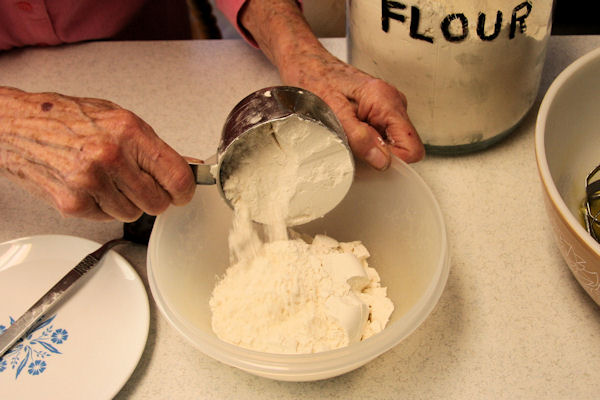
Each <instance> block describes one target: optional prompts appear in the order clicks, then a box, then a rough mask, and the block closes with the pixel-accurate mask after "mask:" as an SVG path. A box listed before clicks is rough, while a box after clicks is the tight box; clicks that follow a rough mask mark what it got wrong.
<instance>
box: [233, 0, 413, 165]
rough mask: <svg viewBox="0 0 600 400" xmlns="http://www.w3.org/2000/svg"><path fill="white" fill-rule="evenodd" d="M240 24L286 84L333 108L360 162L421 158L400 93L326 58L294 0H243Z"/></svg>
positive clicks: (358, 71) (351, 68)
mask: <svg viewBox="0 0 600 400" xmlns="http://www.w3.org/2000/svg"><path fill="white" fill-rule="evenodd" d="M239 20H240V21H241V23H242V26H243V27H244V28H245V29H246V31H247V33H248V34H249V35H250V37H251V38H252V39H254V40H255V41H256V43H257V44H258V46H259V47H260V49H261V50H262V51H263V53H264V54H265V56H267V58H268V59H269V60H271V62H272V63H273V64H274V65H275V66H276V67H277V69H278V70H279V74H280V75H281V79H282V80H283V82H284V83H286V84H288V85H292V86H298V87H302V88H305V89H307V90H310V91H311V92H313V93H314V94H316V95H318V96H319V97H321V98H322V99H323V100H324V101H325V102H326V103H327V104H328V105H329V106H330V107H331V109H332V110H333V111H334V112H335V114H336V115H337V117H338V119H339V120H340V122H341V124H342V126H343V128H344V130H345V131H346V135H347V136H348V142H349V143H350V147H351V148H352V151H353V152H354V154H355V155H356V156H357V157H358V158H361V159H363V160H365V161H367V162H368V163H369V164H371V165H372V166H373V167H375V168H377V169H380V170H383V169H386V168H387V167H388V166H389V165H390V162H391V156H390V154H395V155H396V156H398V157H400V158H401V159H403V160H404V161H406V162H415V161H419V160H421V159H422V158H423V156H424V155H425V150H424V147H423V144H422V143H421V139H420V138H419V136H418V135H417V132H416V130H415V128H414V126H413V125H412V123H411V122H410V120H409V118H408V114H407V112H406V98H405V97H404V95H403V94H402V93H400V92H399V91H398V90H396V89H395V88H394V87H392V86H391V85H389V84H388V83H386V82H384V81H382V80H379V79H375V78H373V77H371V76H370V75H368V74H366V73H364V72H362V71H360V70H358V69H357V68H355V67H353V66H351V65H349V64H346V63H344V62H342V61H341V60H339V59H337V58H335V57H334V56H333V55H332V54H330V53H329V52H328V51H327V50H326V49H325V48H324V47H323V46H322V45H321V43H320V42H319V41H318V40H317V38H316V37H315V35H314V34H313V32H312V31H311V29H310V26H309V25H308V23H307V22H306V20H305V19H304V16H303V15H302V11H301V10H300V8H299V7H298V4H297V2H296V0H250V1H247V2H246V3H245V5H244V8H243V9H242V11H241V16H240V17H239Z"/></svg>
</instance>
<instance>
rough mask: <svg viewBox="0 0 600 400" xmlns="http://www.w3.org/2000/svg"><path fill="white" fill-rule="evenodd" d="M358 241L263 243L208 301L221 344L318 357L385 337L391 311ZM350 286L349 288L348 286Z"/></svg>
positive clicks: (322, 238)
mask: <svg viewBox="0 0 600 400" xmlns="http://www.w3.org/2000/svg"><path fill="white" fill-rule="evenodd" d="M368 256H369V253H368V251H367V250H366V249H365V247H364V246H363V245H362V244H360V242H352V243H338V242H336V241H335V240H334V239H331V238H329V237H325V236H317V237H315V239H314V241H313V243H312V244H311V245H309V244H307V243H306V242H304V241H303V240H302V239H295V240H279V241H275V242H270V243H265V244H264V245H263V246H261V248H260V249H259V251H258V253H257V254H256V256H255V257H253V258H250V259H246V260H242V261H241V262H238V263H237V264H234V265H232V266H231V267H229V268H228V269H227V272H226V274H225V276H224V277H223V279H222V280H221V281H219V283H218V284H217V285H216V287H215V289H214V291H213V294H212V297H211V300H210V307H211V310H212V327H213V331H214V332H215V333H216V334H217V336H218V337H219V338H221V339H222V340H224V341H227V342H229V343H233V344H236V345H238V346H241V347H245V348H249V349H253V350H258V351H264V352H269V353H288V354H293V353H314V352H319V351H326V350H332V349H336V348H339V347H343V346H347V345H348V344H350V343H353V342H357V341H359V340H361V339H365V338H367V337H369V336H372V335H373V334H375V333H377V332H380V331H381V330H382V329H383V328H384V327H385V325H386V323H387V321H388V319H389V316H390V314H391V313H392V311H393V309H394V306H393V304H392V302H391V301H390V300H389V299H388V298H387V297H386V288H384V287H381V285H380V280H379V275H378V274H377V272H376V271H375V270H374V269H373V268H370V267H368V265H367V261H366V259H367V257H368ZM348 282H350V283H348Z"/></svg>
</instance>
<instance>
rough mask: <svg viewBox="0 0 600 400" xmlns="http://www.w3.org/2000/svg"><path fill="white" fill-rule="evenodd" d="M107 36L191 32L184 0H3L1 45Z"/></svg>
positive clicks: (0, 5) (183, 35)
mask: <svg viewBox="0 0 600 400" xmlns="http://www.w3.org/2000/svg"><path fill="white" fill-rule="evenodd" d="M107 38H118V39H121V40H135V39H162V40H166V39H187V38H190V35H189V15H188V10H187V5H186V3H185V0H177V1H175V0H102V1H99V0H0V51H1V50H7V49H11V48H14V47H22V46H31V45H57V44H62V43H73V42H80V41H85V40H95V39H107Z"/></svg>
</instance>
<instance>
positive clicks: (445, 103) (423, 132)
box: [347, 0, 553, 154]
mask: <svg viewBox="0 0 600 400" xmlns="http://www.w3.org/2000/svg"><path fill="white" fill-rule="evenodd" d="M552 3H553V2H552V0H529V1H523V0H400V1H386V0H382V1H374V0H348V20H347V21H348V56H349V61H350V63H351V64H353V65H355V66H356V67H358V68H360V69H362V70H364V71H366V72H368V73H370V74H372V75H374V76H377V77H379V78H382V79H384V80H386V81H388V82H389V83H391V84H393V85H394V86H396V87H397V88H398V89H399V90H400V91H401V92H403V93H404V94H405V95H406V96H407V98H408V114H409V116H410V118H411V120H412V122H413V124H414V125H415V127H416V128H417V131H418V132H419V134H420V136H421V138H422V140H423V142H424V143H425V147H426V148H427V151H428V152H430V153H437V154H461V153H467V152H471V151H476V150H481V149H483V148H486V147H488V146H489V145H491V144H493V143H495V142H497V141H498V140H500V139H502V138H503V137H505V136H506V135H508V134H509V133H510V132H511V131H512V130H514V128H515V127H516V126H517V125H518V123H519V122H520V121H521V119H523V117H524V116H525V114H527V112H528V111H529V109H530V108H531V106H532V105H533V103H534V101H535V99H536V96H537V92H538V89H539V83H540V78H541V74H542V67H543V64H544V59H545V54H546V44H547V41H548V37H549V35H550V29H551V21H552V5H553V4H552Z"/></svg>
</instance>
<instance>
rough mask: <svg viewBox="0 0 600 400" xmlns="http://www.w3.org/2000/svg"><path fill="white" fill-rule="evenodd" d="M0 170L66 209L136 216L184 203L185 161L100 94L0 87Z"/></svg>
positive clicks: (188, 189) (187, 186) (188, 178)
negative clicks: (82, 95)
mask: <svg viewBox="0 0 600 400" xmlns="http://www.w3.org/2000/svg"><path fill="white" fill-rule="evenodd" d="M0 173H1V174H3V175H7V176H9V177H10V178H12V179H13V180H15V181H17V182H19V183H20V184H22V185H23V186H25V187H26V188H28V189H29V190H30V191H32V192H36V193H38V194H41V195H42V196H43V197H44V198H46V199H47V200H48V201H50V202H51V203H52V204H53V205H54V206H55V207H56V208H57V209H58V210H59V211H60V212H61V213H62V214H63V215H65V216H74V217H84V218H89V219H97V220H108V219H112V218H115V219H118V220H121V221H133V220H135V219H137V218H138V217H139V216H140V215H141V214H142V211H144V212H146V213H148V214H152V215H155V214H158V213H160V212H162V211H164V210H165V209H166V208H167V207H168V206H169V204H184V203H186V202H188V201H189V200H190V199H191V198H192V196H193V193H194V188H195V182H194V179H193V176H192V173H191V170H190V168H189V166H188V164H187V162H186V161H185V160H184V159H183V158H182V157H181V156H180V155H179V154H177V153H176V152H175V151H174V150H173V149H172V148H170V147H169V146H168V145H167V144H166V143H165V142H163V141H162V140H161V139H160V138H159V137H158V136H157V135H156V133H155V132H154V131H153V130H152V128H151V127H150V126H149V125H148V124H146V123H145V122H144V121H142V120H141V119H140V118H139V117H137V116H136V115H135V114H133V113H132V112H130V111H127V110H124V109H122V108H121V107H119V106H117V105H116V104H114V103H111V102H109V101H105V100H99V99H89V98H75V97H67V96H62V95H59V94H56V93H38V94H32V93H26V92H23V91H20V90H17V89H12V88H6V87H0Z"/></svg>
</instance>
